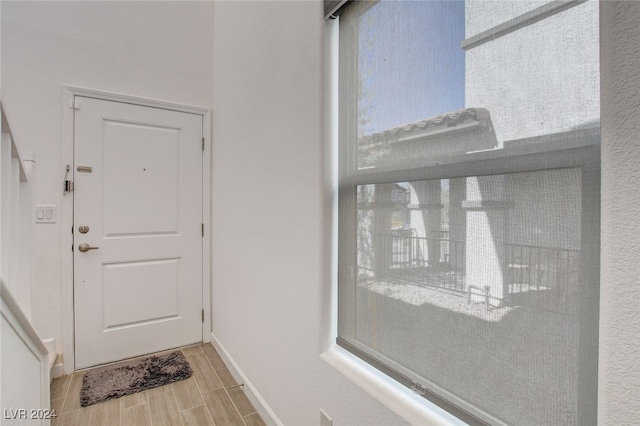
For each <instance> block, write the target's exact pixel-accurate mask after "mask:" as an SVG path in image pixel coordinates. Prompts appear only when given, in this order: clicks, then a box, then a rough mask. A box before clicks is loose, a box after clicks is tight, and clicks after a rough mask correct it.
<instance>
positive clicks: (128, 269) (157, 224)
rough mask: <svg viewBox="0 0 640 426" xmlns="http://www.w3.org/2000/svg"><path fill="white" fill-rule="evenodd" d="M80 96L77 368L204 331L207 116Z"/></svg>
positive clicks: (190, 339) (189, 339)
mask: <svg viewBox="0 0 640 426" xmlns="http://www.w3.org/2000/svg"><path fill="white" fill-rule="evenodd" d="M75 99H76V108H77V109H76V111H75V136H74V163H75V164H74V181H75V189H74V220H73V221H74V226H73V233H74V247H73V253H74V254H73V258H74V305H75V362H76V368H84V367H89V366H93V365H97V364H103V363H107V362H111V361H116V360H120V359H124V358H128V357H133V356H137V355H143V354H147V353H151V352H156V351H160V350H163V349H169V348H174V347H177V346H183V345H187V344H190V343H194V342H199V341H202V316H201V313H202V284H203V283H202V231H201V229H202V148H201V147H202V116H201V115H196V114H190V113H184V112H176V111H170V110H165V109H160V108H152V107H146V106H140V105H132V104H126V103H120V102H113V101H106V100H99V99H92V98H85V97H79V96H77V97H76V98H75Z"/></svg>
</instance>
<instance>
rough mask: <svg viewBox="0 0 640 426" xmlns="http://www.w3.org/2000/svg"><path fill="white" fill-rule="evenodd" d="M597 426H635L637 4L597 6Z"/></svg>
mask: <svg viewBox="0 0 640 426" xmlns="http://www.w3.org/2000/svg"><path fill="white" fill-rule="evenodd" d="M601 12H602V13H601V25H600V28H601V34H600V36H601V39H602V47H601V60H602V259H601V263H602V275H601V277H602V281H601V291H600V368H599V388H598V390H599V406H598V408H599V412H598V417H599V424H601V425H637V424H640V386H638V383H640V368H638V366H639V365H640V333H639V332H638V330H640V308H639V306H638V300H640V286H639V285H638V282H639V277H640V262H638V259H640V220H638V212H639V211H640V193H639V192H638V185H639V182H640V161H638V159H639V158H640V117H639V116H638V115H639V114H640V2H637V1H619V2H618V1H616V2H608V1H605V2H602V3H601Z"/></svg>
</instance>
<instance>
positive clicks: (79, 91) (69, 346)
mask: <svg viewBox="0 0 640 426" xmlns="http://www.w3.org/2000/svg"><path fill="white" fill-rule="evenodd" d="M62 92H63V93H62V164H61V167H60V174H59V176H60V191H62V189H63V181H64V174H65V167H66V165H67V164H69V166H70V168H71V171H73V170H74V164H73V138H74V126H75V123H74V109H73V101H74V98H75V96H85V97H89V98H96V99H102V100H107V101H116V102H123V103H129V104H135V105H142V106H149V107H154V108H162V109H167V110H172V111H179V112H186V113H191V114H198V115H201V116H202V134H203V136H204V138H205V144H204V152H203V156H202V158H203V161H202V221H203V223H204V230H205V232H204V236H203V238H202V309H204V318H205V321H204V322H203V324H202V341H203V342H209V341H211V285H210V282H211V110H209V109H206V108H201V107H194V106H188V105H181V104H175V103H171V102H165V101H159V100H153V99H144V98H139V97H135V96H129V95H123V94H119V93H112V92H104V91H100V90H93V89H85V88H81V87H75V86H69V85H65V86H63V89H62ZM70 176H73V173H72V172H70ZM73 196H74V193H73V192H69V193H67V194H65V195H64V196H63V198H62V201H61V203H60V210H59V216H58V217H59V219H60V230H61V234H62V235H61V238H60V239H61V247H60V253H61V268H62V277H61V278H62V350H63V354H64V357H63V363H64V364H63V366H64V373H65V374H69V373H72V372H73V371H74V369H75V344H74V342H75V330H74V304H73V252H72V251H71V248H72V247H73V234H72V233H71V229H72V227H73Z"/></svg>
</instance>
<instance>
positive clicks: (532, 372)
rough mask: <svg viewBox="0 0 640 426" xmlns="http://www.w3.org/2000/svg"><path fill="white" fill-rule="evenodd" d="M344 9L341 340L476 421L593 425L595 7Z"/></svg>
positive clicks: (470, 2) (423, 4) (401, 5)
mask: <svg viewBox="0 0 640 426" xmlns="http://www.w3.org/2000/svg"><path fill="white" fill-rule="evenodd" d="M339 19H340V24H339V25H340V53H339V62H340V65H339V68H340V71H339V79H340V82H339V87H340V88H339V98H340V184H339V295H338V328H339V329H338V344H339V345H341V346H342V347H344V348H346V349H347V350H349V351H351V352H353V353H354V354H356V355H357V356H359V357H361V358H362V359H364V360H365V361H367V362H369V363H371V364H372V365H374V366H375V367H377V368H379V369H380V370H382V371H383V372H385V373H386V374H389V375H390V376H391V377H393V378H395V379H396V380H398V381H400V382H401V383H404V384H406V385H407V386H408V387H411V388H412V389H413V390H414V391H416V392H418V393H420V394H422V395H424V396H425V398H427V399H429V400H431V401H433V402H435V403H436V404H438V405H440V406H442V407H444V408H445V409H447V410H449V411H450V412H452V413H453V414H454V415H456V416H459V417H460V418H461V419H462V420H464V421H466V422H468V423H471V424H483V423H487V424H514V425H539V424H562V425H572V424H575V425H577V424H595V423H596V405H597V343H598V335H597V330H598V304H599V281H598V280H599V203H600V198H599V197H600V192H599V191H600V189H599V188H600V177H599V144H600V127H599V116H600V110H599V40H598V3H597V2H595V1H587V2H567V3H562V2H548V3H545V2H516V1H507V2H495V1H482V0H467V1H420V2H409V1H403V2H397V1H388V2H387V1H384V0H383V1H379V2H355V3H354V4H353V5H352V6H351V7H349V8H348V9H347V10H346V11H345V12H344V13H342V14H341V15H340V18H339Z"/></svg>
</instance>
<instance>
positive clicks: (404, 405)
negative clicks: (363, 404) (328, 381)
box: [320, 344, 465, 425]
mask: <svg viewBox="0 0 640 426" xmlns="http://www.w3.org/2000/svg"><path fill="white" fill-rule="evenodd" d="M320 357H321V358H322V359H323V360H324V361H325V362H327V363H328V364H329V365H331V366H332V367H333V368H335V369H336V370H338V371H339V372H340V373H342V374H343V375H344V376H346V377H347V378H348V379H350V380H351V381H352V382H354V383H355V384H356V385H358V386H360V387H361V388H362V389H363V390H365V391H366V392H367V393H368V394H369V395H371V396H372V397H374V398H375V399H377V400H378V401H379V402H380V403H382V404H383V405H385V406H386V407H387V408H389V409H390V410H391V411H393V412H394V413H396V414H397V415H398V416H400V417H402V418H403V419H404V420H405V421H407V422H408V423H409V424H420V425H464V424H465V423H464V422H462V421H461V420H460V419H458V418H456V417H454V416H452V415H451V414H449V413H448V412H446V411H444V410H443V409H442V408H440V407H438V406H436V405H435V404H432V403H431V402H429V401H428V400H426V399H424V398H422V397H421V396H419V395H417V394H415V393H413V392H412V391H411V390H410V389H407V388H406V387H405V386H403V385H402V384H400V383H398V382H396V381H395V380H393V379H391V378H390V377H388V376H386V375H385V374H383V373H381V372H380V371H378V370H376V369H375V368H374V367H372V366H370V365H369V364H367V363H365V362H364V361H362V360H360V359H359V358H358V357H356V356H354V355H352V354H351V353H349V352H348V351H346V350H344V349H342V348H341V347H339V346H337V345H335V344H334V345H332V347H331V348H330V349H328V350H327V351H325V352H323V353H322V354H321V355H320Z"/></svg>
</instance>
